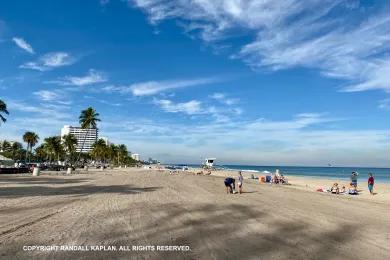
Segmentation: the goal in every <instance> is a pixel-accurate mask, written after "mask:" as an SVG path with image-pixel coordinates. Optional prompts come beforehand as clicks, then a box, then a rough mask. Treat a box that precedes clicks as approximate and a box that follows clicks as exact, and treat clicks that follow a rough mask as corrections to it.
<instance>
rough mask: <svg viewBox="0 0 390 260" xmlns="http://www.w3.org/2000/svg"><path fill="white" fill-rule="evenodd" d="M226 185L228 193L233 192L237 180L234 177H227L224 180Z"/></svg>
mask: <svg viewBox="0 0 390 260" xmlns="http://www.w3.org/2000/svg"><path fill="white" fill-rule="evenodd" d="M224 183H225V187H226V193H227V194H229V193H233V192H234V190H235V189H236V180H235V179H233V178H232V177H227V178H226V179H225V181H224Z"/></svg>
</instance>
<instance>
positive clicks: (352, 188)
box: [348, 182, 358, 195]
mask: <svg viewBox="0 0 390 260" xmlns="http://www.w3.org/2000/svg"><path fill="white" fill-rule="evenodd" d="M348 194H349V195H358V191H357V188H356V185H355V184H354V183H352V182H351V184H350V185H349V190H348Z"/></svg>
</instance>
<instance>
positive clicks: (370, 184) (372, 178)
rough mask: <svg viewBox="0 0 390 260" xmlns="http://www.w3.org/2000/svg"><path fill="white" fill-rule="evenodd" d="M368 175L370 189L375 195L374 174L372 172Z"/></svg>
mask: <svg viewBox="0 0 390 260" xmlns="http://www.w3.org/2000/svg"><path fill="white" fill-rule="evenodd" d="M368 176H369V177H368V190H369V191H370V194H371V195H374V176H372V173H371V172H370V173H369V174H368Z"/></svg>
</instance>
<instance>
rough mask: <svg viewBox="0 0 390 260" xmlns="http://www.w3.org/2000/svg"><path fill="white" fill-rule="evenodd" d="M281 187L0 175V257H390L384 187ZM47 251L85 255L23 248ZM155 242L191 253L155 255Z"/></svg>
mask: <svg viewBox="0 0 390 260" xmlns="http://www.w3.org/2000/svg"><path fill="white" fill-rule="evenodd" d="M219 174H220V175H223V174H222V173H217V175H219ZM234 174H235V173H234ZM234 174H233V175H234ZM289 180H290V183H292V185H290V186H280V185H265V184H264V185H260V184H258V182H257V181H254V180H245V182H244V191H245V193H243V194H241V195H239V194H235V195H231V194H226V190H225V187H224V185H223V177H222V176H215V175H211V176H197V175H194V174H192V173H183V172H179V173H178V174H174V175H170V174H169V172H168V171H156V170H145V169H115V170H106V171H104V172H102V171H89V172H88V173H83V174H74V175H70V176H66V175H62V174H60V175H57V174H50V175H49V174H43V175H41V176H39V177H32V176H17V175H14V176H11V175H4V176H0V202H1V209H0V211H1V214H0V216H1V217H0V258H2V259H27V258H29V259H30V258H35V259H64V258H65V257H66V258H72V259H75V258H78V259H112V258H119V259H162V258H164V259H389V258H390V203H389V194H390V192H389V186H388V185H378V190H377V192H378V194H377V195H375V196H369V195H366V194H365V193H366V192H365V193H362V195H361V196H358V197H353V198H351V197H350V196H332V195H331V194H322V193H318V192H314V191H313V190H314V189H312V187H313V188H314V187H316V186H317V185H318V184H321V186H326V185H328V184H331V183H332V182H333V181H331V180H328V182H327V183H324V181H326V180H318V179H314V180H313V179H310V178H298V177H290V179H289ZM306 185H307V186H306ZM365 186H366V185H363V184H362V189H365V188H366V187H365ZM363 187H364V188H363ZM51 245H53V246H54V245H57V246H64V245H76V246H89V250H86V251H82V250H79V251H61V250H57V251H55V250H51V251H44V250H42V251H41V250H31V248H32V247H28V246H51ZM159 245H161V246H169V245H172V246H186V248H190V250H189V251H185V250H182V251H162V250H156V248H157V246H159ZM92 246H106V249H107V250H106V251H104V250H103V249H102V250H91V248H92ZM109 246H111V249H110V248H108V247H109ZM120 246H129V247H130V248H131V247H132V246H138V247H137V248H136V249H138V251H137V250H121V251H120V250H119V247H120ZM148 246H149V248H148ZM152 246H154V250H152ZM113 247H117V249H116V250H113V249H112V248H113ZM183 248H184V247H183ZM84 249H85V248H84ZM87 249H88V248H87ZM92 249H93V248H92Z"/></svg>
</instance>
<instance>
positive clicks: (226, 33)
mask: <svg viewBox="0 0 390 260" xmlns="http://www.w3.org/2000/svg"><path fill="white" fill-rule="evenodd" d="M130 2H132V3H133V4H134V6H135V7H138V8H141V9H142V10H144V11H145V12H146V13H147V15H148V17H149V19H150V21H151V23H153V24H157V23H158V22H160V21H162V20H165V19H179V20H180V21H181V22H180V24H181V25H182V26H184V28H185V31H186V32H187V33H190V34H198V35H199V36H200V38H202V39H203V40H204V41H207V42H212V43H214V45H217V46H221V45H224V44H225V42H226V41H227V39H228V38H230V37H235V36H242V35H249V36H251V37H253V36H255V37H254V40H251V41H249V42H247V43H246V44H243V45H241V46H234V47H235V48H234V49H236V48H238V49H239V51H238V52H236V53H234V54H233V55H232V57H234V58H240V59H243V60H244V61H245V62H246V63H247V64H248V65H250V66H251V67H253V68H255V69H264V68H265V69H271V70H280V69H288V68H294V67H305V68H315V69H318V70H319V71H320V72H321V73H322V74H323V75H324V76H326V77H332V78H339V79H343V80H345V81H346V82H349V84H348V86H347V87H345V89H344V90H345V91H364V90H371V89H384V90H386V91H388V90H390V76H389V75H390V74H389V71H390V56H389V55H388V53H389V51H390V14H389V12H383V13H378V12H377V11H374V10H378V9H375V8H373V9H364V7H360V6H359V1H357V0H286V1H274V0H262V1H258V0H247V1H242V0H232V1H223V0H202V1H191V0H163V1H150V0H132V1H130ZM313 10H315V12H314V11H313ZM335 13H338V14H340V13H342V15H335ZM362 13H363V14H364V15H362ZM231 44H233V45H234V42H231Z"/></svg>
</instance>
